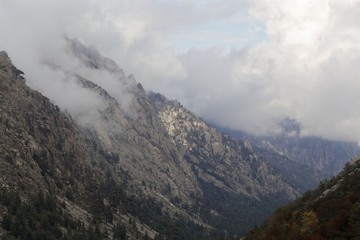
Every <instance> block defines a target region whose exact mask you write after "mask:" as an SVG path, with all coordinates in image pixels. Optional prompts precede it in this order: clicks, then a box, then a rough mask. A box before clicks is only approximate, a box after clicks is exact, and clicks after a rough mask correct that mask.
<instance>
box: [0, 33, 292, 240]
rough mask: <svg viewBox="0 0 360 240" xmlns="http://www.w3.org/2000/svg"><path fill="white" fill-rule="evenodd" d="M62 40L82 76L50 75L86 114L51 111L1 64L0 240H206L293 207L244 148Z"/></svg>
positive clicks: (288, 194)
mask: <svg viewBox="0 0 360 240" xmlns="http://www.w3.org/2000/svg"><path fill="white" fill-rule="evenodd" d="M66 41H68V50H67V54H70V55H71V57H72V58H74V59H77V61H78V64H79V65H81V66H82V69H85V71H83V72H81V71H80V72H74V70H73V69H65V68H64V67H63V66H59V65H54V64H48V66H49V69H50V70H51V71H53V72H54V76H56V75H61V76H62V77H63V78H62V79H64V81H66V84H71V86H73V87H76V88H79V89H81V93H82V95H80V96H84V95H86V94H89V95H91V96H92V97H94V98H95V99H98V100H99V103H100V104H97V105H96V108H92V109H85V110H87V111H85V110H84V109H83V108H82V109H80V110H81V111H75V110H74V109H62V107H58V106H56V105H55V104H56V103H57V99H56V98H52V96H51V95H49V98H50V99H48V98H47V97H44V96H43V94H45V95H46V94H47V92H46V91H44V90H43V89H40V91H42V93H39V92H37V91H34V90H32V89H31V88H29V87H28V86H27V85H26V82H25V79H24V73H22V72H21V71H20V70H18V69H17V68H16V67H15V66H14V65H13V64H12V63H11V61H10V59H9V57H8V56H7V54H6V53H5V52H1V54H0V90H1V91H0V97H1V104H0V107H1V114H0V117H1V121H0V133H1V134H0V140H1V142H0V164H1V168H0V171H1V178H0V190H1V191H0V192H1V196H0V197H1V201H0V210H1V211H0V221H1V222H2V230H1V231H0V236H1V237H2V238H3V239H13V238H15V239H24V238H27V237H28V238H33V239H39V238H41V237H42V238H45V239H113V238H115V239H124V236H126V237H127V238H128V239H141V238H143V237H144V238H151V239H153V238H158V237H166V238H168V239H208V238H210V239H214V238H217V237H222V236H225V235H231V236H233V235H237V234H243V233H245V232H246V231H248V230H250V229H251V228H252V227H253V226H254V225H255V224H258V223H259V222H261V221H263V219H265V218H266V217H267V216H269V214H270V213H271V212H272V211H273V210H274V209H276V208H277V207H279V206H280V205H283V204H284V203H286V202H288V201H289V200H290V199H294V198H295V197H296V196H298V194H299V192H298V191H297V190H296V189H295V187H294V186H291V185H290V184H289V183H287V182H286V181H284V179H283V178H282V176H281V175H279V174H277V173H275V172H273V170H272V168H271V167H269V166H268V165H267V164H266V162H265V161H264V160H263V159H262V158H260V157H259V156H258V155H257V154H256V152H254V150H253V149H252V147H251V144H250V143H248V142H242V141H239V140H235V139H233V138H231V137H229V136H226V135H224V134H222V133H220V132H218V131H217V130H216V129H215V128H212V127H210V126H209V125H208V124H206V123H205V122H204V121H202V120H200V119H199V118H197V117H196V116H195V115H194V114H192V113H191V112H189V111H188V110H186V109H184V108H183V107H181V105H179V104H178V103H174V102H172V101H166V100H164V99H163V98H158V99H156V98H154V97H149V96H148V95H147V94H146V92H145V90H144V89H143V88H142V86H141V85H140V84H139V83H136V81H135V80H134V78H133V77H132V76H130V77H125V75H124V73H123V71H122V70H121V69H120V68H119V67H118V66H117V65H116V63H115V62H113V61H112V60H110V59H108V58H106V57H103V56H101V55H100V54H99V53H98V52H97V51H96V50H95V49H93V48H89V47H86V46H84V45H82V44H81V43H80V42H79V41H77V40H70V39H67V40H66ZM89 72H90V73H92V76H106V77H107V78H108V80H109V79H110V80H114V81H116V83H117V84H116V86H117V87H119V88H114V89H111V88H106V89H105V88H102V87H101V85H100V84H101V83H102V82H101V81H102V80H103V81H105V80H106V79H102V78H99V79H92V80H94V81H97V82H96V83H94V81H91V80H89V79H87V76H86V75H84V74H86V73H89ZM102 74H104V75H102ZM25 76H26V75H25ZM49 80H50V79H49ZM118 92H120V93H121V94H120V95H116V93H118ZM84 93H86V94H84ZM63 94H64V96H65V97H66V92H64V93H63ZM119 96H120V97H119ZM121 96H126V98H123V97H121ZM160 99H161V101H159V100H160ZM78 100H79V101H81V99H78ZM125 100H127V101H125ZM163 100H164V101H163ZM73 104H77V103H75V102H74V103H73ZM24 213H25V214H24Z"/></svg>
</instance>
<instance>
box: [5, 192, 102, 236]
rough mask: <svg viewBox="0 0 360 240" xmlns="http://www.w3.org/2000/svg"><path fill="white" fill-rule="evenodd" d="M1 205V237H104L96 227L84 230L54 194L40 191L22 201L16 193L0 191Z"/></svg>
mask: <svg viewBox="0 0 360 240" xmlns="http://www.w3.org/2000/svg"><path fill="white" fill-rule="evenodd" d="M0 205H2V206H3V207H4V209H5V214H4V215H3V216H2V222H1V227H2V228H3V229H4V230H5V231H6V233H5V235H4V236H3V238H2V239H4V240H6V239H8V240H10V239H11V240H15V239H19V240H20V239H26V240H45V239H46V240H51V239H61V240H67V239H69V240H70V239H79V240H80V239H81V240H97V239H103V236H102V233H101V232H100V231H99V230H98V229H92V228H89V229H86V228H85V227H84V225H83V224H81V223H80V222H76V221H74V220H71V219H70V218H69V217H68V216H67V215H66V214H65V213H64V211H63V209H62V208H60V207H59V205H60V204H59V202H58V201H57V200H56V199H55V198H54V197H53V196H51V195H48V194H44V193H43V192H41V191H40V192H38V193H37V194H35V195H33V196H31V197H30V199H28V201H26V202H24V201H21V200H20V197H19V194H18V193H15V192H11V191H7V190H0Z"/></svg>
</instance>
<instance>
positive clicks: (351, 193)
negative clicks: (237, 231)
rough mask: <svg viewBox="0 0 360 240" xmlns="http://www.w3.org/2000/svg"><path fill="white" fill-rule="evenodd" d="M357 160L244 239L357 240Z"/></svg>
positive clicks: (359, 233)
mask: <svg viewBox="0 0 360 240" xmlns="http://www.w3.org/2000/svg"><path fill="white" fill-rule="evenodd" d="M359 178H360V158H359V157H357V158H354V159H353V160H352V161H351V162H349V163H348V164H347V165H346V166H345V168H344V170H343V171H342V172H341V173H340V174H339V175H337V176H336V177H334V178H332V179H330V180H328V181H324V182H322V183H321V184H320V186H319V187H318V188H317V189H316V190H313V191H309V192H307V193H305V194H304V196H303V197H302V198H300V199H298V200H297V201H295V202H293V203H291V204H289V205H288V206H286V207H283V208H280V209H279V210H277V211H276V212H275V214H274V215H273V216H272V217H271V218H270V219H269V220H268V221H267V222H266V224H265V225H264V226H262V227H261V228H258V229H254V230H253V231H251V232H250V233H249V234H248V235H247V236H246V237H245V238H244V239H246V240H251V239H256V240H261V239H269V240H270V239H277V240H281V239H300V240H301V239H358V238H359V236H360V194H359V193H360V184H359Z"/></svg>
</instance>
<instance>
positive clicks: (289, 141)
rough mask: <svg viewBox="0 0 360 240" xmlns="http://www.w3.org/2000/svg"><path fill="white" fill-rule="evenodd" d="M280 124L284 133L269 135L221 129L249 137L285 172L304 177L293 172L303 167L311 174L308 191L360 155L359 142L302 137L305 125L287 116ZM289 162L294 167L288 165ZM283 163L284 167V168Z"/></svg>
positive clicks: (307, 186)
mask: <svg viewBox="0 0 360 240" xmlns="http://www.w3.org/2000/svg"><path fill="white" fill-rule="evenodd" d="M280 127H281V132H280V133H278V134H276V135H272V136H265V137H263V136H260V137H259V136H253V135H250V134H247V133H244V132H240V131H233V130H230V129H224V128H220V129H221V130H222V131H224V132H226V133H228V134H229V135H231V136H233V137H235V138H237V139H247V140H249V141H250V142H251V143H252V144H253V146H254V149H255V150H256V151H257V152H258V153H259V154H260V155H261V156H263V158H264V159H265V160H267V163H268V164H269V165H270V166H272V167H273V168H275V169H279V171H280V172H282V174H285V175H293V176H300V175H299V173H296V172H295V173H294V172H291V171H293V170H296V169H299V168H301V169H303V170H304V175H307V176H309V178H308V184H306V185H304V187H305V188H304V189H305V190H308V189H311V188H313V187H315V186H316V185H317V183H318V182H319V181H320V180H322V179H325V178H330V177H333V176H335V175H336V174H338V173H339V172H340V171H341V170H342V168H343V167H344V166H345V164H346V163H347V162H348V161H349V159H351V158H352V157H354V156H356V155H358V154H360V147H359V146H358V144H357V143H356V142H343V141H334V140H327V139H323V138H320V137H315V136H302V135H301V126H300V125H299V124H298V123H297V122H296V121H295V120H294V119H290V118H285V119H284V120H283V121H282V122H280ZM279 163H281V164H279ZM283 163H284V164H285V165H284V164H283ZM289 164H290V165H292V166H293V167H290V166H288V167H287V165H289ZM282 166H284V169H281V168H282ZM296 166H297V167H296ZM303 179H304V178H303ZM294 180H295V181H296V179H294ZM296 182H297V181H296ZM295 185H298V184H295Z"/></svg>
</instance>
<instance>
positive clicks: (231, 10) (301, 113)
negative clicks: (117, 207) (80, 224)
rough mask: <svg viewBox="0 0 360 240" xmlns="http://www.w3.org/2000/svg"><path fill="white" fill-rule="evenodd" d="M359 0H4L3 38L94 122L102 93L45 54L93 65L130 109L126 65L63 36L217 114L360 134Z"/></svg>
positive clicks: (272, 125)
mask: <svg viewBox="0 0 360 240" xmlns="http://www.w3.org/2000/svg"><path fill="white" fill-rule="evenodd" d="M200 2H201V3H200ZM359 12H360V1H358V0H345V1H335V0H315V1H314V0H312V1H311V0H304V1H296V0H290V1H286V0H276V1H266V0H265V1H264V0H248V1H235V0H228V1H220V0H219V1H217V0H215V1H199V2H198V3H194V1H189V0H184V1H160V0H159V1H151V3H150V2H149V1H145V0H133V1H128V0H122V1H115V0H110V1H106V2H104V1H85V0H77V1H69V0H64V1H60V2H59V1H45V0H39V1H35V2H32V3H27V2H24V1H20V0H12V1H10V0H0V29H1V32H2V39H1V41H0V49H1V50H5V51H7V52H8V54H9V56H10V57H11V58H12V60H13V62H14V64H15V65H16V66H17V67H18V68H19V69H21V70H23V71H24V72H25V77H26V79H27V82H28V84H29V85H30V86H32V87H33V88H35V89H37V90H39V91H41V92H42V93H43V94H44V95H46V96H47V97H49V98H50V99H51V100H52V101H54V102H55V103H56V104H58V105H59V106H60V107H61V108H63V109H66V110H68V111H69V112H71V114H72V115H75V116H78V118H79V119H81V120H79V121H81V122H84V123H86V122H87V120H86V119H93V118H95V119H96V114H95V115H94V114H93V113H91V112H92V110H93V109H98V108H101V107H102V104H103V103H102V101H101V99H97V98H96V96H94V95H92V94H91V92H90V91H89V90H86V89H82V88H81V86H78V85H76V84H75V83H74V81H68V80H66V78H65V77H64V75H63V73H61V72H58V71H54V70H51V69H46V66H45V67H44V62H52V63H53V64H58V65H61V66H64V68H66V69H67V70H69V71H74V72H78V73H80V74H81V75H84V77H86V78H88V79H89V80H91V81H93V82H95V83H96V84H98V85H100V86H102V87H103V88H104V89H106V90H107V91H109V93H110V94H111V95H112V96H114V97H115V98H116V99H117V100H118V102H119V103H120V104H121V105H122V106H123V108H124V109H126V108H127V106H128V105H129V104H130V103H131V101H132V99H131V94H127V93H128V90H129V86H127V85H125V86H124V85H123V84H122V83H121V81H118V78H119V76H114V75H113V74H110V73H107V72H103V71H95V70H89V69H87V68H84V66H82V65H81V63H79V62H78V61H77V60H76V59H72V58H71V57H69V55H68V54H66V41H65V40H64V39H65V38H64V36H68V37H69V38H77V39H79V40H80V41H81V42H83V43H84V44H85V45H91V46H94V47H95V48H96V49H98V50H99V52H100V53H101V54H103V55H104V56H108V57H110V58H111V59H114V60H115V61H116V62H117V64H118V65H119V66H120V67H121V68H122V69H124V71H125V72H127V73H133V74H134V75H135V77H136V80H137V81H139V82H141V83H142V85H143V86H144V87H145V89H146V90H152V91H157V92H161V93H162V94H164V95H165V96H167V97H168V98H173V99H177V100H179V101H180V102H181V103H182V104H183V105H185V106H186V107H187V108H189V109H190V110H192V111H194V112H195V113H197V114H198V115H200V116H201V117H203V118H205V119H207V120H209V121H211V122H214V123H216V124H218V125H221V126H224V127H229V128H232V129H237V130H242V131H247V132H250V133H252V134H256V135H269V134H275V133H277V132H279V125H278V123H279V121H281V119H283V118H285V117H290V118H292V119H296V121H297V122H299V123H300V124H301V126H302V129H301V134H302V135H304V136H307V135H315V136H320V137H324V138H329V139H335V140H351V141H358V140H359V136H360V125H359V124H357V123H358V122H359V121H360V110H359V109H360V95H359V94H358V89H359V87H360V86H359V85H360V81H358V77H359V76H360V68H359V67H358V65H359V62H360V49H359V47H358V46H357V45H358V42H359V40H360V26H359V25H360V22H359V21H358V13H359ZM131 84H133V83H131ZM131 84H130V85H131ZM56 89H57V90H58V91H56ZM59 92H61V94H60V93H59ZM65 93H66V94H65ZM74 103H75V104H74ZM84 104H85V105H84ZM80 110H81V111H80ZM85 110H86V111H85ZM87 113H89V116H86V115H87ZM84 116H85V117H84Z"/></svg>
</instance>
